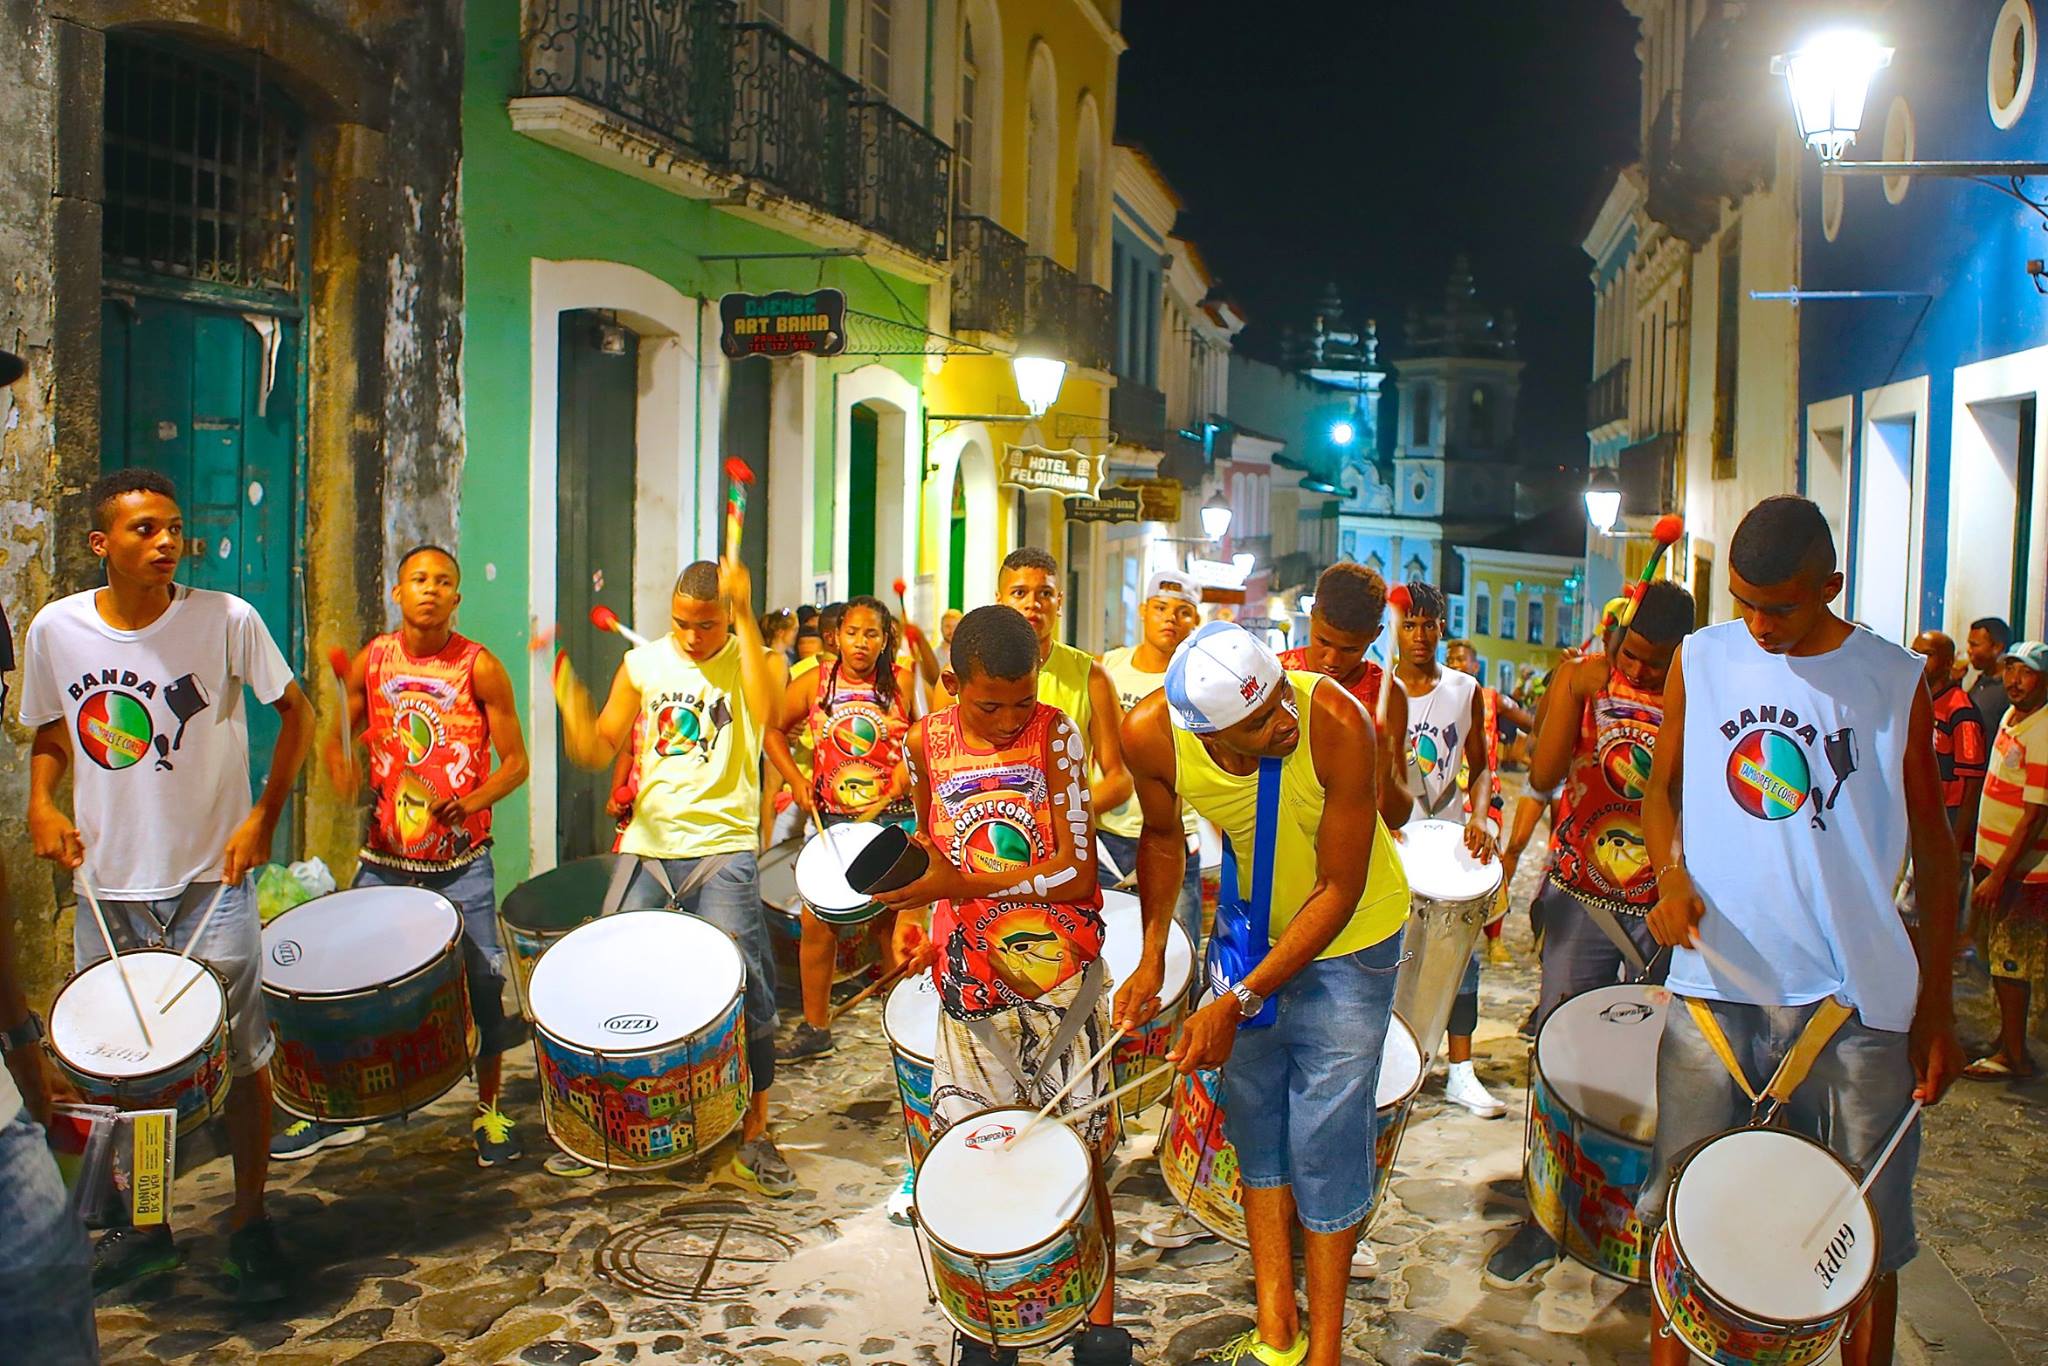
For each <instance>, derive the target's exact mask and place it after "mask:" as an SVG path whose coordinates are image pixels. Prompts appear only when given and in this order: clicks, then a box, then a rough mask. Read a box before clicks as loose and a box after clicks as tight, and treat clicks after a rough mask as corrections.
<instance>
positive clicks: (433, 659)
mask: <svg viewBox="0 0 2048 1366" xmlns="http://www.w3.org/2000/svg"><path fill="white" fill-rule="evenodd" d="M391 599H392V601H393V602H395V603H397V604H398V615H399V626H398V629H397V630H396V631H387V632H385V633H384V634H383V635H380V636H377V637H375V638H374V639H372V640H371V641H370V643H369V644H368V645H365V646H364V647H363V648H362V649H361V650H358V651H357V652H356V656H355V658H354V659H352V660H351V661H349V668H348V677H347V678H346V679H345V680H344V684H345V686H346V689H347V692H348V717H347V720H346V726H347V731H346V734H347V736H348V738H347V739H346V740H344V739H343V734H344V732H343V729H342V725H343V723H342V721H341V719H340V718H337V719H336V725H335V729H334V731H333V733H332V734H331V735H329V736H328V739H327V744H326V746H325V752H324V754H323V755H322V757H323V759H324V761H325V763H326V766H327V775H328V778H329V779H330V780H331V781H332V782H333V784H334V790H335V791H336V792H339V793H341V794H342V795H343V796H344V797H346V798H347V799H348V800H349V801H351V802H353V801H354V800H355V798H356V794H357V791H358V789H359V787H360V785H361V784H362V783H363V782H364V781H366V780H367V782H368V784H369V787H370V792H371V803H370V811H369V819H368V824H367V828H366V830H365V831H364V836H363V845H362V848H361V849H360V850H359V851H358V853H357V866H356V875H355V880H354V881H353V882H352V883H350V884H349V885H350V886H352V887H421V888H425V889H426V890H428V891H430V892H437V893H439V894H440V895H442V896H444V897H446V898H447V899H448V901H449V902H450V904H452V905H453V906H454V907H455V909H456V910H457V911H458V912H460V913H461V915H462V962H463V975H464V976H465V977H466V978H467V979H468V985H469V1010H470V1015H471V1017H472V1018H473V1019H474V1020H475V1021H476V1027H477V1056H476V1108H477V1112H476V1114H475V1115H474V1116H472V1117H471V1119H470V1123H469V1129H470V1137H471V1139H472V1140H473V1141H474V1142H475V1144H476V1162H477V1165H478V1166H479V1167H495V1166H497V1165H498V1164H499V1163H501V1162H510V1161H512V1160H514V1159H515V1158H518V1157H521V1156H523V1155H524V1153H525V1149H524V1148H523V1147H522V1146H521V1144H520V1142H519V1139H518V1136H517V1135H516V1134H515V1133H514V1132H513V1128H512V1121H511V1120H510V1119H508V1118H506V1116H505V1113H504V1111H502V1110H500V1109H499V1108H498V1095H499V1080H500V1078H501V1076H502V1075H503V1072H504V1056H505V1052H506V1050H507V1049H509V1048H512V1047H515V1046H516V1045H517V1044H518V1043H519V1042H520V1041H521V1040H522V1039H523V1038H524V1037H525V1030H524V1029H523V1028H521V1026H520V1021H519V1020H518V1019H517V1017H507V1015H506V1014H505V999H504V991H505V971H506V958H505V948H504V945H503V944H501V943H500V942H499V938H498V889H497V876H496V874H495V873H494V871H493V869H492V864H491V808H492V807H493V806H495V805H497V803H499V802H501V801H503V800H504V799H505V798H506V797H508V796H510V795H511V794H512V793H514V792H516V791H518V790H519V787H520V785H521V784H523V783H524V782H525V781H526V774H527V761H526V738H525V736H524V735H522V734H521V733H520V729H519V707H518V703H517V702H515V701H514V700H513V696H512V679H511V677H510V676H509V675H507V674H506V672H505V666H504V665H503V664H502V663H500V662H499V660H498V657H497V656H496V655H494V654H492V653H491V652H490V651H489V650H487V649H485V648H484V647H483V646H482V645H479V644H478V643H477V642H475V641H473V640H470V639H468V638H467V637H465V636H462V635H459V634H457V633H456V631H455V626H454V622H455V609H456V607H457V606H459V605H460V604H461V602H462V567H461V566H460V565H458V564H457V563H456V562H455V556H454V555H453V554H451V553H450V552H448V551H446V550H443V549H442V548H441V547H439V546H435V545H420V546H414V547H413V548H412V549H411V550H408V551H406V552H405V554H404V555H403V556H401V557H400V558H399V561H398V581H397V582H396V583H395V584H393V585H392V588H391ZM358 740H360V741H361V742H362V743H363V745H364V752H365V755H366V756H367V760H368V762H367V763H364V762H359V761H358V759H357V757H356V755H355V746H356V743H357V741H358ZM493 747H495V748H496V750H497V754H498V765H497V767H496V768H492V767H491V766H490V762H491V751H492V749H493ZM364 1133H365V1130H364V1129H363V1127H362V1126H361V1125H335V1124H323V1123H320V1122H318V1121H315V1120H310V1119H301V1120H297V1121H295V1122H293V1123H291V1124H288V1125H286V1126H285V1128H284V1130H283V1132H281V1133H280V1134H278V1135H277V1137H276V1138H275V1139H273V1140H272V1141H271V1145H270V1156H271V1157H272V1158H273V1159H274V1160H276V1161H279V1162H290V1161H294V1160H296V1159H298V1158H302V1157H310V1156H311V1155H312V1154H314V1153H316V1152H319V1151H320V1150H321V1149H322V1148H332V1147H341V1146H343V1145H346V1144H349V1143H354V1142H356V1141H358V1140H359V1139H361V1138H362V1137H363V1135H364Z"/></svg>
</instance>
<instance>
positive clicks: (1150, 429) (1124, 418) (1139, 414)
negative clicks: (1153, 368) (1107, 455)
mask: <svg viewBox="0 0 2048 1366" xmlns="http://www.w3.org/2000/svg"><path fill="white" fill-rule="evenodd" d="M1109 426H1110V430H1111V431H1113V432H1115V433H1116V439H1117V440H1118V441H1119V442H1121V443H1122V444H1124V445H1126V446H1136V447H1139V448H1140V449H1142V450H1148V451H1164V450H1165V449H1166V395H1165V394H1162V393H1161V392H1159V390H1157V389H1154V388H1153V387H1152V386H1151V385H1149V384H1140V383H1139V382H1138V381H1137V380H1134V379H1125V378H1121V377H1119V378H1118V380H1117V382H1116V388H1114V389H1112V390H1110V391H1109Z"/></svg>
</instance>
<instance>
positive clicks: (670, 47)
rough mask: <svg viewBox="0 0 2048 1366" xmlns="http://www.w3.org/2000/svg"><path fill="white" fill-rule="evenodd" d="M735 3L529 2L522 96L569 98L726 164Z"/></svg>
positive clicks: (523, 36)
mask: <svg viewBox="0 0 2048 1366" xmlns="http://www.w3.org/2000/svg"><path fill="white" fill-rule="evenodd" d="M737 13H738V7H737V6H736V5H734V4H733V3H732V0H682V3H676V0H668V2H667V3H663V0H527V4H526V6H525V10H524V14H523V16H522V24H523V31H522V33H521V53H522V55H523V56H524V58H525V66H524V73H523V77H522V81H521V93H522V94H524V95H526V96H529V97H534V96H551V95H552V96H567V97H569V98H572V99H577V100H581V101H583V102H585V103H587V104H590V105H594V106H596V107H597V108H599V109H602V110H604V111H606V112H607V113H609V114H612V115H614V116H616V117H618V118H621V119H624V120H626V121H627V122H628V123H630V124H632V125H634V126H636V127H637V128H639V129H641V130H643V131H645V132H647V133H650V134H653V135H654V136H655V137H657V138H659V139H661V140H663V141H665V142H669V143H672V144H674V145H675V146H676V147H678V148H681V149H685V150H688V151H692V152H695V153H697V154H698V155H699V156H701V157H703V158H704V159H705V160H706V161H709V162H713V163H722V162H723V161H724V160H725V155H726V131H727V120H728V118H729V117H730V103H731V93H732V83H731V80H730V78H729V75H728V73H729V71H730V68H731V58H732V38H733V21H734V19H735V17H736V16H737Z"/></svg>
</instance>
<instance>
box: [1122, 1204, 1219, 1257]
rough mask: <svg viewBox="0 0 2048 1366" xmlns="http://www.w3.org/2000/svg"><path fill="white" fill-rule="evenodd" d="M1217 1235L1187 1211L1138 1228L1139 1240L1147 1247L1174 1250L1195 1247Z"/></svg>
mask: <svg viewBox="0 0 2048 1366" xmlns="http://www.w3.org/2000/svg"><path fill="white" fill-rule="evenodd" d="M1215 1236H1216V1235H1215V1234H1213V1233H1211V1232H1210V1231H1209V1230H1208V1229H1206V1228H1204V1227H1202V1225H1200V1224H1199V1223H1197V1222H1195V1218H1194V1216H1193V1215H1191V1214H1188V1213H1186V1212H1185V1211H1183V1212H1181V1213H1178V1214H1174V1215H1170V1216H1169V1217H1167V1218H1165V1219H1157V1220H1154V1221H1153V1222H1152V1223H1149V1224H1147V1225H1145V1227H1143V1228H1141V1229H1139V1230H1138V1241H1139V1242H1141V1243H1143V1244H1145V1246H1147V1247H1156V1248H1160V1249H1162V1250H1164V1251H1169V1252H1170V1251H1172V1250H1173V1249H1174V1248H1177V1247H1193V1246H1194V1245H1195V1244H1196V1243H1200V1242H1206V1241H1207V1240H1209V1239H1211V1238H1214V1237H1215Z"/></svg>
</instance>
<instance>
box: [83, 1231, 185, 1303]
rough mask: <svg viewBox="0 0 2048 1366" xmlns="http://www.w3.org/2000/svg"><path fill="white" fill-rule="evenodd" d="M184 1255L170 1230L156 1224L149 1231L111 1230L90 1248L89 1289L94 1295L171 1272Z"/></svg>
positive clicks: (180, 1263) (178, 1265)
mask: <svg viewBox="0 0 2048 1366" xmlns="http://www.w3.org/2000/svg"><path fill="white" fill-rule="evenodd" d="M184 1261H185V1254H184V1252H183V1251H182V1250H180V1249H179V1247H178V1245H177V1244H176V1243H174V1242H172V1241H171V1230H170V1228H169V1227H168V1226H167V1225H164V1224H158V1225H156V1226H155V1227H153V1228H135V1227H133V1226H131V1227H128V1228H111V1229H108V1230H107V1231H106V1232H105V1233H103V1234H101V1235H100V1239H99V1241H98V1242H96V1243H94V1244H93V1247H92V1290H93V1293H94V1294H95V1295H97V1294H99V1293H100V1292H101V1291H103V1290H112V1289H113V1288H114V1287H115V1286H117V1285H126V1284H128V1282H130V1281H139V1280H141V1279H142V1278H143V1277H145V1276H160V1275H162V1274H163V1273H164V1272H166V1271H175V1270H177V1269H178V1267H180V1266H182V1265H183V1264H184Z"/></svg>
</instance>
